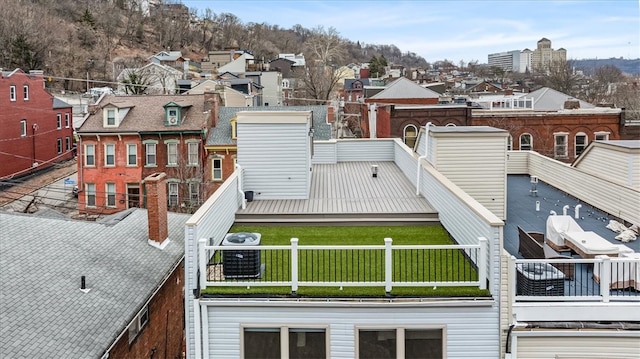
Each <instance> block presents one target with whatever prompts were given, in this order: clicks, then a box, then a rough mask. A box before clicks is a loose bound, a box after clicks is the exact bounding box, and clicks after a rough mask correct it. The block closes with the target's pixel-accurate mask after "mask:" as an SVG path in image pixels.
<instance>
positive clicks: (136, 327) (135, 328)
mask: <svg viewBox="0 0 640 359" xmlns="http://www.w3.org/2000/svg"><path fill="white" fill-rule="evenodd" d="M147 323H149V307H148V306H146V305H145V306H144V308H142V310H140V312H139V313H138V315H136V317H135V318H134V319H133V322H131V324H130V325H129V330H128V331H129V344H131V343H132V342H133V340H134V339H136V337H138V334H140V332H141V331H142V329H143V328H144V327H145V326H146V325H147Z"/></svg>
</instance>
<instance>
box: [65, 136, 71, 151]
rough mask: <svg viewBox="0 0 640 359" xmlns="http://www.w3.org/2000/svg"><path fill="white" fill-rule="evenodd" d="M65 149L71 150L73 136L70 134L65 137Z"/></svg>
mask: <svg viewBox="0 0 640 359" xmlns="http://www.w3.org/2000/svg"><path fill="white" fill-rule="evenodd" d="M64 150H65V151H67V152H69V151H71V137H69V136H67V137H65V138H64Z"/></svg>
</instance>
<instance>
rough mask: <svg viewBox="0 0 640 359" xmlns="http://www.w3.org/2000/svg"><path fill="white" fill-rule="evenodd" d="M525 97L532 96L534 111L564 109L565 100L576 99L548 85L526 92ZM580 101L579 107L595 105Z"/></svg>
mask: <svg viewBox="0 0 640 359" xmlns="http://www.w3.org/2000/svg"><path fill="white" fill-rule="evenodd" d="M526 96H527V97H533V101H534V102H533V108H534V109H535V110H536V111H557V110H562V109H564V103H565V101H567V100H578V99H576V98H573V97H571V96H570V95H567V94H566V93H562V92H560V91H557V90H554V89H552V88H549V87H543V88H541V89H538V90H535V91H533V92H530V93H528V94H526ZM578 101H579V102H580V108H594V107H596V106H594V105H592V104H590V103H588V102H586V101H582V100H578Z"/></svg>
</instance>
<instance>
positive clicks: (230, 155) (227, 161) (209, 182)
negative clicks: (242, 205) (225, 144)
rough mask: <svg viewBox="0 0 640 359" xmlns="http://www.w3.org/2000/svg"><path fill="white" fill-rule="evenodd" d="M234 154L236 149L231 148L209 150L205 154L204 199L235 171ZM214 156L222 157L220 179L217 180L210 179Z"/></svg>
mask: <svg viewBox="0 0 640 359" xmlns="http://www.w3.org/2000/svg"><path fill="white" fill-rule="evenodd" d="M236 155H237V149H232V150H229V151H225V150H217V151H209V153H208V155H207V160H206V161H205V168H204V177H205V185H204V187H205V189H204V192H205V199H206V198H209V196H211V195H212V194H213V193H214V192H215V191H216V190H217V189H218V188H220V186H221V185H222V183H224V181H226V180H227V178H229V176H231V174H232V173H233V172H234V171H235V164H234V159H235V158H236ZM216 157H223V158H222V181H218V180H216V181H214V180H213V179H212V177H213V173H212V167H213V159H214V158H216Z"/></svg>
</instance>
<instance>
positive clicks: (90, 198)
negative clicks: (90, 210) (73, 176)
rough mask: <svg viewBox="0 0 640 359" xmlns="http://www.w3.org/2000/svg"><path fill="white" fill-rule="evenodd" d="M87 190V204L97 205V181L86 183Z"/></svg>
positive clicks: (90, 205)
mask: <svg viewBox="0 0 640 359" xmlns="http://www.w3.org/2000/svg"><path fill="white" fill-rule="evenodd" d="M85 186H86V188H85V191H86V192H87V198H86V200H87V206H89V207H95V206H96V185H95V183H87V184H85Z"/></svg>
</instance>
